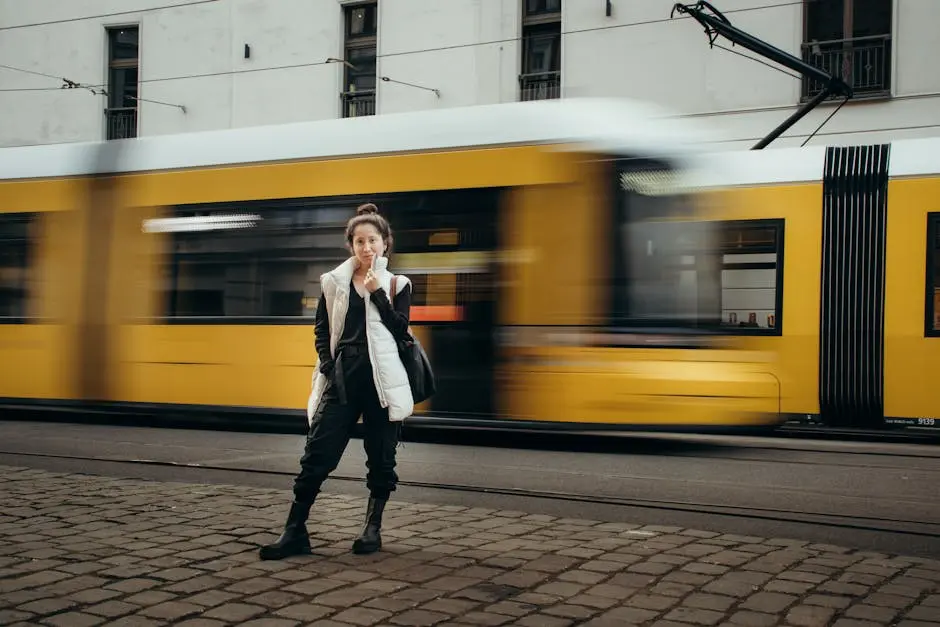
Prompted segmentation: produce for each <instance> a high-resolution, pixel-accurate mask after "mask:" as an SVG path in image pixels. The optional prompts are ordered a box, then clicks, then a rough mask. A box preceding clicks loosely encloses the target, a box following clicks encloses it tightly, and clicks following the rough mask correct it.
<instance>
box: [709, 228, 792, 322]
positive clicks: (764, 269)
mask: <svg viewBox="0 0 940 627" xmlns="http://www.w3.org/2000/svg"><path fill="white" fill-rule="evenodd" d="M721 238H722V239H721V253H722V263H721V327H722V329H724V330H726V331H730V332H732V333H735V334H738V333H742V332H743V333H771V334H774V335H779V334H780V332H781V310H782V307H783V220H751V221H745V222H726V223H724V224H723V228H722V230H721Z"/></svg>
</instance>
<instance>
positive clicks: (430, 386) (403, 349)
mask: <svg viewBox="0 0 940 627" xmlns="http://www.w3.org/2000/svg"><path fill="white" fill-rule="evenodd" d="M397 279H398V277H397V276H393V277H392V298H391V301H392V302H394V300H395V296H397V295H398V290H397V289H396V283H397ZM395 343H396V344H398V356H399V357H400V358H401V363H402V365H404V366H405V371H406V372H407V373H408V383H410V384H411V396H412V397H413V398H414V402H415V405H417V404H418V403H421V402H423V401H426V400H427V399H429V398H431V396H433V395H434V392H436V391H437V384H436V382H435V380H434V370H432V369H431V362H430V361H429V360H428V356H427V354H426V353H425V352H424V348H423V347H422V346H421V342H419V341H418V338H416V337H415V336H414V334H413V333H412V332H411V327H408V330H407V331H405V336H404V337H401V338H398V337H396V338H395Z"/></svg>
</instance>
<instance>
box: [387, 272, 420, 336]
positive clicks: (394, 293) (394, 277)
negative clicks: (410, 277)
mask: <svg viewBox="0 0 940 627" xmlns="http://www.w3.org/2000/svg"><path fill="white" fill-rule="evenodd" d="M397 284H398V275H397V274H393V275H392V296H391V298H389V299H388V301H389V302H390V303H392V307H394V306H395V296H397V295H398V290H397V289H395V288H396V286H397ZM405 333H406V334H408V335H409V336H411V337H412V338H413V337H414V334H413V333H412V332H411V325H410V324H409V325H408V329H407V330H406V331H405Z"/></svg>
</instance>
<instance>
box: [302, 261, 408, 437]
mask: <svg viewBox="0 0 940 627" xmlns="http://www.w3.org/2000/svg"><path fill="white" fill-rule="evenodd" d="M356 264H357V262H356V258H355V257H350V258H349V259H347V260H346V261H344V262H343V263H341V264H340V265H338V266H337V267H336V268H334V269H333V270H331V271H329V272H327V273H325V274H323V275H321V276H320V286H321V288H322V292H323V294H322V298H325V299H326V309H327V311H328V312H329V316H330V354H331V355H333V357H334V358H335V357H336V345H337V344H338V343H339V340H340V338H341V337H343V329H344V328H345V326H346V311H347V310H348V309H349V284H350V281H352V276H353V272H355V270H356ZM387 267H388V258H387V257H379V258H378V259H377V260H376V262H375V274H376V276H377V277H378V280H379V285H380V286H381V287H382V288H383V289H384V290H385V293H386V294H391V291H392V276H393V275H392V273H391V272H389V271H388V270H387V269H386V268H387ZM407 284H408V277H406V276H404V275H398V281H397V282H396V285H395V287H396V289H397V290H398V291H399V292H401V291H402V290H403V289H405V286H406V285H407ZM392 298H393V297H392ZM365 305H366V343H367V345H368V350H369V360H370V361H371V362H372V380H373V382H374V383H375V390H376V392H377V393H378V397H379V402H380V403H381V405H382V407H386V408H388V419H389V420H391V421H393V422H401V421H402V420H404V419H405V418H407V417H408V416H410V415H411V414H412V413H414V398H413V397H412V396H411V385H410V384H409V383H408V373H407V372H406V371H405V367H404V366H403V365H402V363H401V358H400V357H399V356H398V345H397V344H396V343H395V338H394V337H393V336H392V332H391V331H389V330H388V327H386V326H385V324H384V323H383V322H382V316H381V315H380V314H379V309H378V307H376V306H375V303H373V302H372V300H371V299H370V298H368V294H367V295H366V299H365ZM326 383H327V378H326V375H324V374H322V373H321V372H320V359H319V357H317V364H316V366H315V367H314V371H313V380H312V382H311V390H310V397H309V398H308V399H307V422H308V423H311V422H312V421H313V415H314V413H316V410H317V405H318V404H319V403H320V398H321V397H322V395H323V390H324V389H325V388H326Z"/></svg>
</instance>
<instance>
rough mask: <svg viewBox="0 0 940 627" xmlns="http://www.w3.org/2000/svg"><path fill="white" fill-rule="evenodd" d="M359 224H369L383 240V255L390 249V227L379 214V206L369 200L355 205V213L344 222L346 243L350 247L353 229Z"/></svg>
mask: <svg viewBox="0 0 940 627" xmlns="http://www.w3.org/2000/svg"><path fill="white" fill-rule="evenodd" d="M360 224H371V225H372V226H374V227H375V230H376V231H378V232H379V235H381V236H382V240H383V241H384V242H385V255H386V256H388V253H389V251H391V250H392V227H391V226H389V224H388V220H386V219H385V218H383V217H382V216H380V215H379V208H378V207H376V206H375V205H373V204H372V203H371V202H367V203H365V204H364V205H359V206H358V207H356V215H355V216H354V217H352V218H351V219H350V220H349V222H347V223H346V244H347V245H348V246H349V247H350V248H352V240H353V231H355V230H356V227H357V226H359V225H360Z"/></svg>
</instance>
